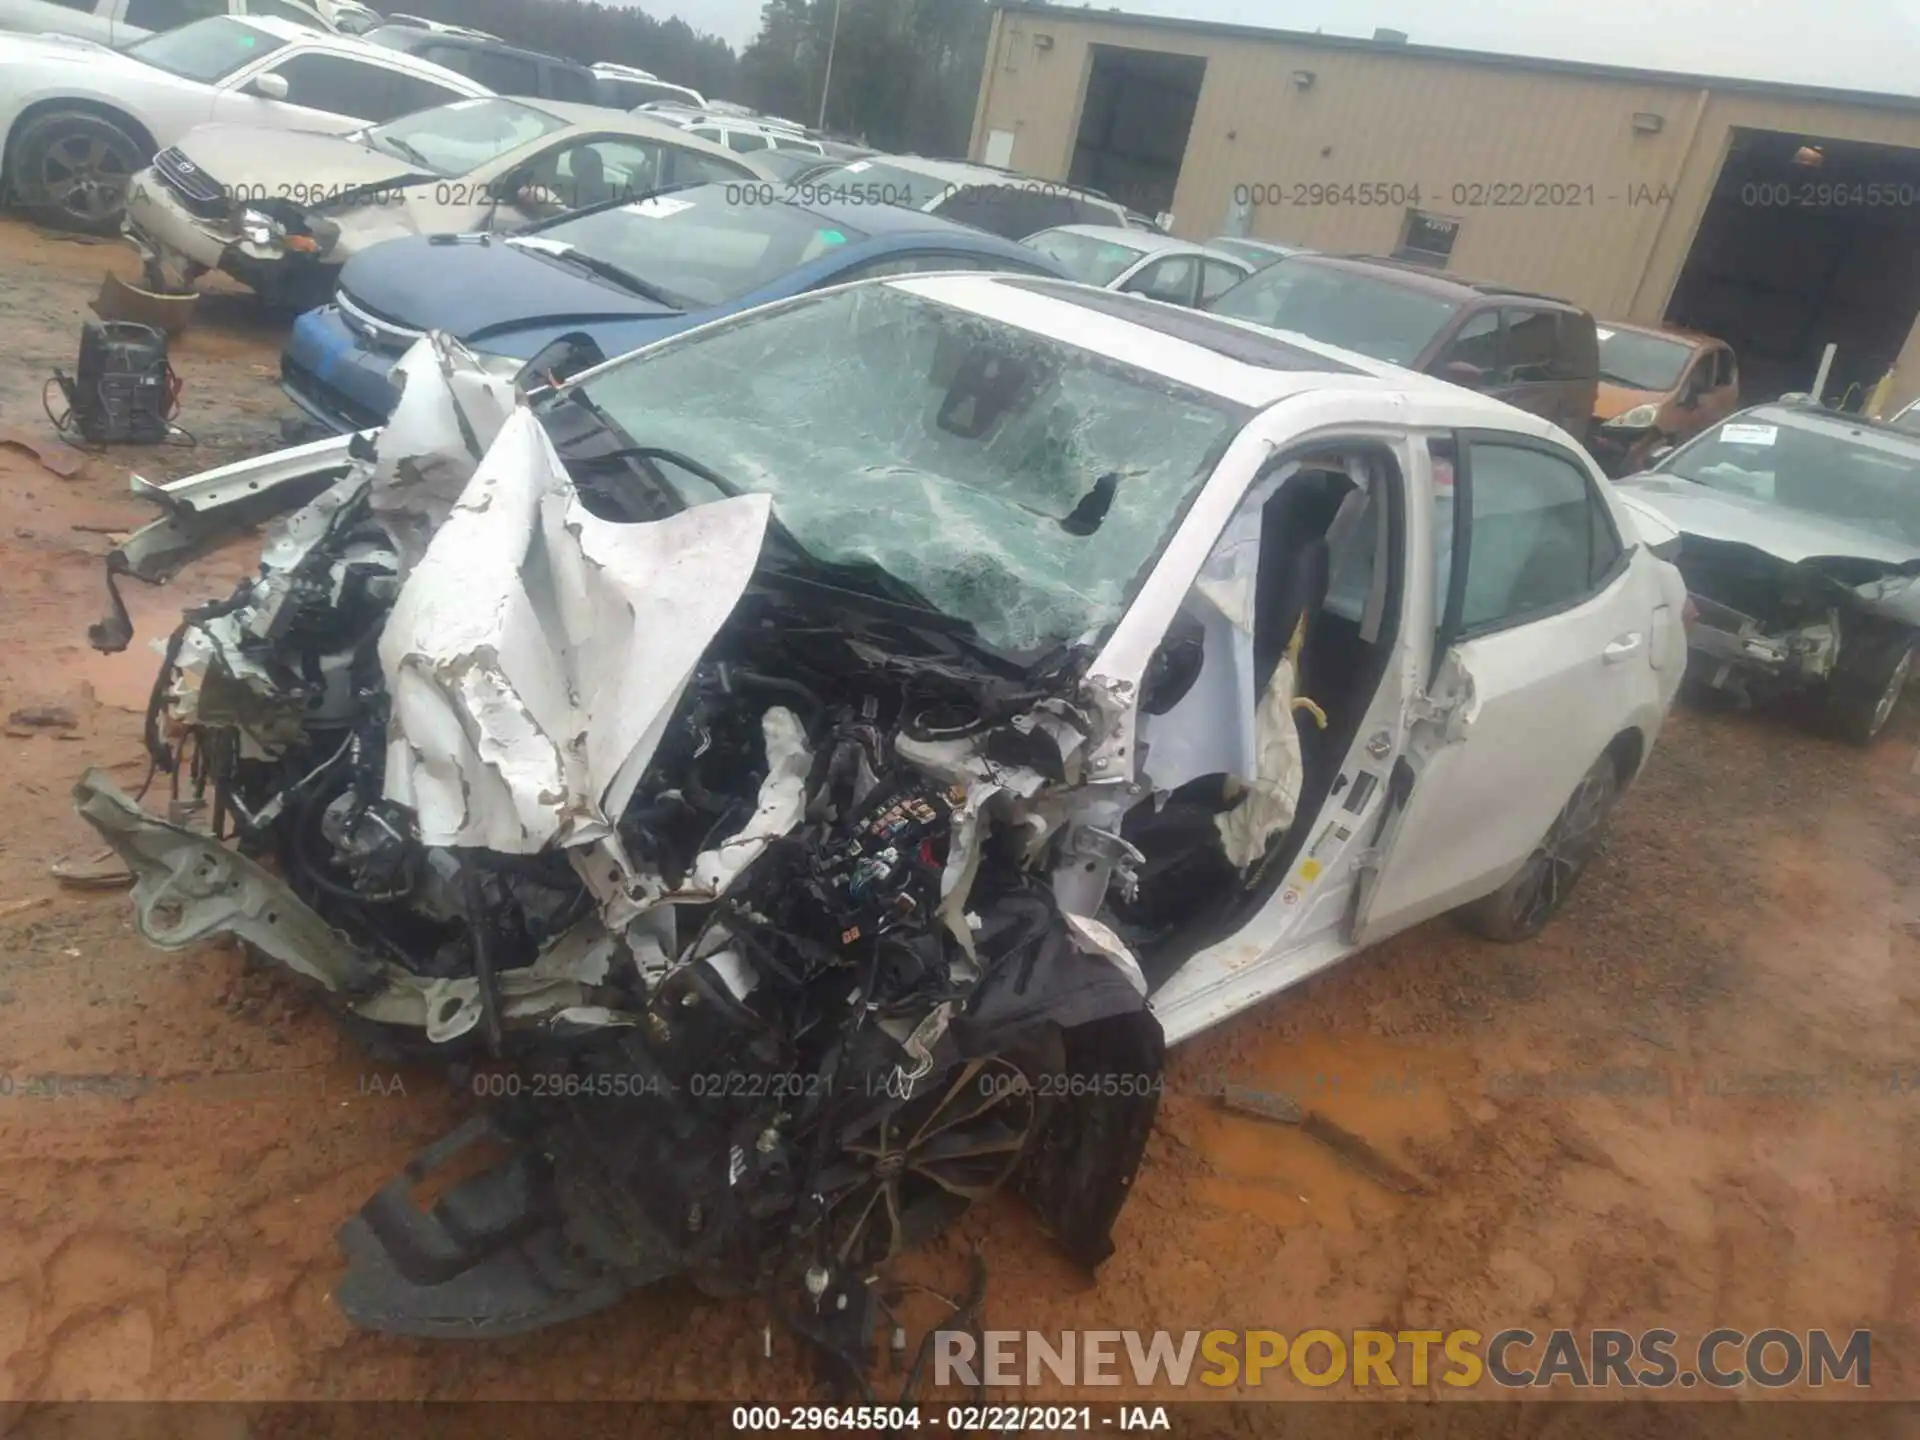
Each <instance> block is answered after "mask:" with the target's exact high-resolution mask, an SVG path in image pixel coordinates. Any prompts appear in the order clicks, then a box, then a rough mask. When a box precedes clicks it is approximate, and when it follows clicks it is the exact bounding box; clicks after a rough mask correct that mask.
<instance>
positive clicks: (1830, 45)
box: [617, 0, 1920, 95]
mask: <svg viewBox="0 0 1920 1440" xmlns="http://www.w3.org/2000/svg"><path fill="white" fill-rule="evenodd" d="M617 3H628V4H633V3H638V4H639V5H640V7H641V8H642V9H644V10H646V11H647V12H648V13H650V14H653V15H658V16H661V17H662V18H664V17H666V16H669V15H678V16H679V17H680V18H681V19H682V20H685V21H686V22H687V23H688V24H689V25H691V26H693V27H694V29H696V30H705V31H707V32H709V33H710V34H715V35H718V36H720V37H721V38H722V39H724V40H726V41H727V42H728V43H729V44H731V45H733V46H734V47H735V48H736V49H738V48H739V47H741V46H743V45H745V44H746V43H747V42H748V41H749V40H751V39H752V38H753V36H754V32H755V31H757V30H758V29H759V28H760V3H761V0H617ZM1109 3H1111V0H1109ZM1096 8H1098V9H1102V10H1104V9H1106V8H1107V5H1106V4H1101V5H1099V6H1097V7H1096ZM1119 8H1120V9H1122V10H1127V11H1133V12H1136V13H1141V14H1159V15H1180V16H1187V17H1190V18H1194V19H1202V20H1223V21H1228V22H1231V23H1235V24H1242V25H1261V26H1266V27H1269V28H1272V29H1278V30H1312V29H1314V28H1316V27H1321V28H1324V29H1325V30H1326V31H1327V33H1329V34H1334V35H1370V34H1372V33H1373V29H1374V27H1375V26H1379V25H1385V26H1389V27H1391V28H1393V29H1396V30H1404V31H1406V32H1407V38H1408V39H1409V40H1411V41H1413V42H1414V43H1415V44H1422V45H1452V46H1458V47H1460V48H1463V49H1468V50H1499V51H1506V52H1509V53H1512V54H1519V55H1544V56H1551V57H1553V58H1556V59H1567V60H1591V61H1598V62H1601V63H1604V64H1610V65H1635V66H1639V67H1641V68H1644V69H1650V70H1684V71H1690V72H1695V73H1700V74H1709V75H1737V76H1746V77H1752V78H1755V79H1765V80H1792V81H1797V82H1800V83H1802V84H1808V85H1830V86H1834V87H1837V88H1840V89H1846V90H1878V91H1883V92H1887V93H1896V94H1907V95H1920V63H1916V57H1920V0H1760V3H1757V4H1751V3H1749V4H1740V3H1736V0H1119Z"/></svg>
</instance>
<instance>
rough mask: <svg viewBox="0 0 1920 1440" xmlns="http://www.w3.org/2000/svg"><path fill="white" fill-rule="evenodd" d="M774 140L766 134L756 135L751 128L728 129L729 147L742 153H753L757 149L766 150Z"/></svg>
mask: <svg viewBox="0 0 1920 1440" xmlns="http://www.w3.org/2000/svg"><path fill="white" fill-rule="evenodd" d="M772 143H773V142H772V141H771V140H769V139H767V137H766V136H764V135H756V134H754V133H753V132H752V131H751V130H729V131H727V148H728V149H729V150H734V151H737V152H739V153H740V154H742V155H751V154H752V153H753V152H754V151H756V150H765V149H767V148H768V147H769V146H771V145H772Z"/></svg>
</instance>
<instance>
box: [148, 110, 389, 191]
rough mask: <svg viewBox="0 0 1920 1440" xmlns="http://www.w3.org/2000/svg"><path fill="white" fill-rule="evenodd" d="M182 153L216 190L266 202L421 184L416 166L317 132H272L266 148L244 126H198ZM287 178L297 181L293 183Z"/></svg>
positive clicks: (182, 144) (183, 144) (257, 135)
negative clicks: (295, 191)
mask: <svg viewBox="0 0 1920 1440" xmlns="http://www.w3.org/2000/svg"><path fill="white" fill-rule="evenodd" d="M179 148H180V150H181V151H182V152H183V153H184V154H185V155H186V157H187V158H188V159H189V160H191V161H192V162H193V163H194V164H195V165H196V166H197V167H199V169H200V171H201V173H202V174H204V175H206V176H207V178H208V179H210V180H212V181H214V182H215V183H216V184H220V185H224V186H227V187H229V188H233V189H238V188H239V187H241V186H245V187H246V190H245V193H246V194H249V195H264V196H266V197H268V198H274V197H279V196H282V195H285V196H286V198H288V199H290V200H293V201H294V203H296V204H298V203H299V198H298V196H295V195H286V187H288V186H290V185H294V184H298V185H302V186H305V187H306V189H307V190H308V191H309V192H314V193H318V194H320V195H330V194H333V193H334V192H336V191H340V190H347V189H352V188H355V187H357V186H361V185H393V184H398V183H400V182H402V181H416V182H417V181H419V180H420V179H421V178H422V177H421V172H420V171H419V169H418V168H417V167H415V166H412V165H409V164H407V162H406V161H404V160H401V159H399V158H398V157H396V156H393V155H383V154H381V153H380V152H379V151H378V150H375V149H372V148H371V147H369V146H366V145H362V144H360V143H359V142H358V141H356V140H350V139H348V138H347V137H346V136H345V135H329V134H327V133H325V132H324V131H318V130H280V131H276V132H275V133H274V135H273V137H272V139H271V142H270V143H266V144H263V143H262V142H261V137H260V132H259V131H258V130H256V129H254V128H252V127H251V126H246V125H226V124H213V125H196V126H195V127H194V128H193V129H192V130H190V131H188V132H187V135H186V138H185V139H183V140H181V142H180V146H179ZM289 177H298V179H297V180H292V179H290V178H289Z"/></svg>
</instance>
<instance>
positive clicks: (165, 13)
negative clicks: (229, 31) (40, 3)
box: [75, 0, 227, 30]
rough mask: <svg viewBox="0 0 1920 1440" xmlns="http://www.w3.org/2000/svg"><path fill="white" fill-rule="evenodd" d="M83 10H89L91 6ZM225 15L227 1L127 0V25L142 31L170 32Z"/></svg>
mask: <svg viewBox="0 0 1920 1440" xmlns="http://www.w3.org/2000/svg"><path fill="white" fill-rule="evenodd" d="M75 8H84V9H88V10H91V9H93V6H91V5H87V6H84V7H75ZM226 13H227V0H127V22H126V23H127V24H129V25H138V26H139V27H140V28H141V29H142V30H171V29H173V27H174V26H176V25H185V24H186V23H188V22H189V21H191V20H204V19H206V18H207V17H208V16H209V15H224V14H226Z"/></svg>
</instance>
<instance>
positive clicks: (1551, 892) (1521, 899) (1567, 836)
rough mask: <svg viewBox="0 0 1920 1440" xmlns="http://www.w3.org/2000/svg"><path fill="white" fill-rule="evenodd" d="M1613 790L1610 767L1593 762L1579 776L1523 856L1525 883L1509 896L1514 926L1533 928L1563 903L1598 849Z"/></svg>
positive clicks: (1611, 802) (1526, 928)
mask: <svg viewBox="0 0 1920 1440" xmlns="http://www.w3.org/2000/svg"><path fill="white" fill-rule="evenodd" d="M1615 791H1616V785H1615V782H1614V778H1613V769H1612V767H1611V766H1596V767H1595V768H1594V769H1592V770H1589V771H1588V772H1587V773H1586V775H1585V776H1584V777H1582V779H1581V781H1580V784H1579V785H1578V786H1577V787H1576V788H1575V789H1574V792H1573V794H1572V796H1571V797H1570V798H1569V799H1568V800H1567V803H1566V805H1565V806H1564V807H1562V809H1561V811H1560V813H1559V814H1558V815H1557V816H1555V817H1554V821H1553V824H1552V826H1550V827H1549V828H1548V830H1547V833H1546V835H1545V837H1544V838H1543V839H1542V840H1541V841H1540V844H1539V846H1538V847H1537V848H1536V849H1535V850H1534V852H1533V854H1532V856H1531V857H1529V859H1528V861H1527V880H1526V883H1524V884H1522V885H1520V886H1519V887H1517V889H1516V891H1515V893H1514V897H1513V905H1514V911H1513V914H1514V921H1515V925H1516V928H1518V929H1520V930H1523V931H1525V930H1532V929H1535V928H1537V927H1539V926H1540V925H1542V924H1544V923H1545V922H1546V919H1547V918H1548V917H1550V916H1551V915H1553V914H1554V912H1555V911H1557V910H1558V909H1559V908H1560V906H1561V905H1562V904H1563V903H1564V902H1565V900H1566V898H1567V896H1568V895H1569V894H1570V893H1571V892H1572V890H1573V886H1574V883H1575V882H1576V881H1577V880H1578V879H1579V878H1580V873H1581V872H1582V871H1583V870H1585V869H1586V868H1587V865H1588V863H1589V862H1590V861H1591V860H1592V859H1593V856H1594V853H1595V852H1596V851H1597V850H1598V849H1599V848H1600V838H1601V836H1602V835H1603V834H1604V833H1605V831H1606V822H1607V815H1608V813H1609V812H1610V811H1611V810H1612V809H1613V801H1614V794H1615Z"/></svg>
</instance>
